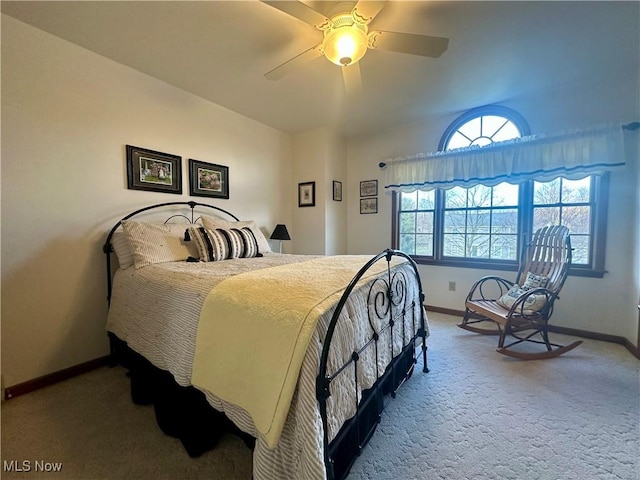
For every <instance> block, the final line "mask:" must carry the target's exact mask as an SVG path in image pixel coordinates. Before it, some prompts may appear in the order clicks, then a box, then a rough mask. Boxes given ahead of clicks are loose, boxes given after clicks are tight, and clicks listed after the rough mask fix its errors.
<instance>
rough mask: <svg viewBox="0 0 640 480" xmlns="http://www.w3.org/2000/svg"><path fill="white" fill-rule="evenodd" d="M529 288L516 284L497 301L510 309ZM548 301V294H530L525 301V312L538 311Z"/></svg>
mask: <svg viewBox="0 0 640 480" xmlns="http://www.w3.org/2000/svg"><path fill="white" fill-rule="evenodd" d="M528 290H529V289H525V288H522V287H521V286H520V285H518V284H516V285H514V286H512V287H511V288H510V289H509V291H508V292H507V293H505V294H504V295H503V296H501V297H500V298H499V299H498V300H496V302H497V303H498V305H500V306H501V307H503V308H506V309H509V308H511V306H512V305H513V304H514V303H515V301H516V300H517V299H518V297H519V296H520V295H522V294H523V293H526V292H527V291H528ZM546 302H547V297H546V295H530V296H528V297H527V298H526V300H525V301H524V313H533V312H538V311H540V310H541V309H542V308H543V307H544V305H545V303H546ZM518 308H520V307H518Z"/></svg>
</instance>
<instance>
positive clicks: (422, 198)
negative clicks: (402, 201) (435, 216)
mask: <svg viewBox="0 0 640 480" xmlns="http://www.w3.org/2000/svg"><path fill="white" fill-rule="evenodd" d="M435 198H436V191H435V190H430V191H428V192H421V191H418V208H419V209H420V210H433V209H434V208H435V204H436V202H435Z"/></svg>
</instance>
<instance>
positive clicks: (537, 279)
mask: <svg viewBox="0 0 640 480" xmlns="http://www.w3.org/2000/svg"><path fill="white" fill-rule="evenodd" d="M548 283H549V277H543V276H542V275H536V274H535V273H531V272H527V278H526V279H525V281H524V283H523V284H522V288H524V289H525V290H531V289H532V288H547V284H548Z"/></svg>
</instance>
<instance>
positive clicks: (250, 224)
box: [202, 215, 271, 253]
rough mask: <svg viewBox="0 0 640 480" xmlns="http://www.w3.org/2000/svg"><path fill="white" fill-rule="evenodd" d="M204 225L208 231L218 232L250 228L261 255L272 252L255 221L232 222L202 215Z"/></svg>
mask: <svg viewBox="0 0 640 480" xmlns="http://www.w3.org/2000/svg"><path fill="white" fill-rule="evenodd" d="M202 225H204V228H206V229H208V230H216V229H218V228H223V229H225V230H230V229H232V228H237V229H244V228H248V229H249V230H251V233H253V236H254V237H255V239H256V241H257V242H258V249H259V250H260V253H268V252H270V251H271V246H270V245H269V241H268V240H267V238H266V237H265V236H264V234H263V233H262V230H260V227H258V225H257V224H256V222H254V221H253V220H248V221H238V222H231V221H228V220H222V219H220V218H215V217H210V216H208V215H202Z"/></svg>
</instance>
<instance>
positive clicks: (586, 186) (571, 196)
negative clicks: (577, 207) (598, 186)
mask: <svg viewBox="0 0 640 480" xmlns="http://www.w3.org/2000/svg"><path fill="white" fill-rule="evenodd" d="M590 192H591V177H587V178H583V179H582V180H566V179H565V180H563V181H562V203H588V202H589V198H590Z"/></svg>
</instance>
